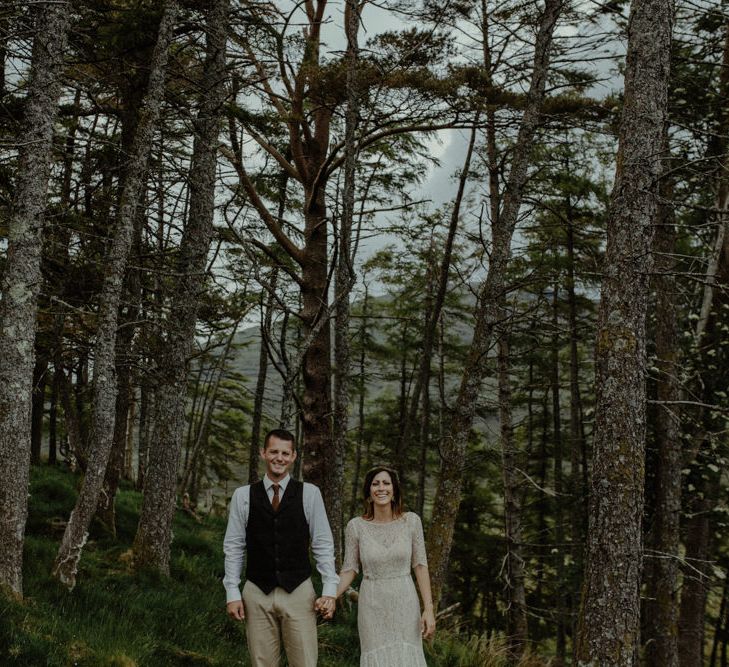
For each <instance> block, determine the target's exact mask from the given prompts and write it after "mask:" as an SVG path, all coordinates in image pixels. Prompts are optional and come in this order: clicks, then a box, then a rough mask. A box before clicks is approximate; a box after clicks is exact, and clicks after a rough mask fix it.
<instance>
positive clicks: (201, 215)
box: [134, 0, 230, 574]
mask: <svg viewBox="0 0 729 667" xmlns="http://www.w3.org/2000/svg"><path fill="white" fill-rule="evenodd" d="M229 7H230V0H216V1H215V2H213V3H212V4H211V5H210V8H209V10H208V12H209V13H208V16H207V21H206V32H207V42H206V59H205V71H204V75H203V76H204V81H205V82H207V83H208V84H209V86H210V88H209V89H208V90H207V91H206V92H205V93H204V94H203V99H202V103H201V107H200V111H199V113H198V117H197V119H196V121H195V141H194V147H193V155H192V162H191V166H190V214H189V218H188V220H187V224H186V226H185V229H184V232H183V236H182V241H181V248H180V255H181V257H180V267H179V272H180V279H179V283H178V285H179V287H178V291H177V292H176V293H175V294H174V296H173V302H172V306H171V311H172V312H171V316H170V318H169V319H168V322H167V326H168V331H167V341H166V346H165V349H164V352H163V354H162V355H161V357H160V358H159V359H158V364H159V369H160V370H159V378H160V379H159V385H158V387H157V392H156V395H157V419H156V420H155V431H154V435H153V437H152V442H151V443H150V444H151V446H150V451H149V468H148V471H147V476H146V480H145V485H144V498H143V502H142V512H141V515H140V517H139V525H138V527H137V534H136V536H135V538H134V562H135V565H136V566H149V567H152V568H154V569H157V570H159V571H160V572H162V573H163V574H169V561H170V543H171V542H172V520H173V518H174V514H175V493H176V490H177V471H178V467H179V463H180V453H181V450H182V440H183V435H184V429H185V401H186V398H187V375H188V362H189V357H190V353H191V351H192V346H193V343H194V338H195V326H196V324H197V311H198V307H199V304H200V303H201V301H202V296H203V294H204V290H205V282H206V281H205V269H206V263H207V255H208V252H209V250H210V240H211V238H212V232H213V217H214V212H215V168H216V158H217V149H218V137H219V134H220V127H221V122H222V118H223V116H222V107H223V104H224V102H225V96H226V90H225V78H226V71H225V48H226V42H227V26H228V11H229Z"/></svg>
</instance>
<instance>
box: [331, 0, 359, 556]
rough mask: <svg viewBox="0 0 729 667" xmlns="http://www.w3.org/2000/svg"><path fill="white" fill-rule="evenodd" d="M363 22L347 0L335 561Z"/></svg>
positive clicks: (337, 288)
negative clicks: (358, 41) (360, 46)
mask: <svg viewBox="0 0 729 667" xmlns="http://www.w3.org/2000/svg"><path fill="white" fill-rule="evenodd" d="M359 24H360V1H359V0H346V3H345V11H344V29H345V33H346V36H347V52H346V55H345V61H346V64H347V77H346V95H347V106H346V110H345V137H344V144H345V145H344V190H343V195H342V214H341V216H340V218H339V230H338V231H339V252H338V254H337V260H338V261H337V267H336V275H335V282H334V292H335V305H334V309H335V323H334V420H333V429H332V436H333V442H332V453H333V455H334V457H333V460H331V461H329V467H331V468H332V469H333V473H334V475H335V478H336V480H337V488H336V490H335V493H334V494H333V496H332V497H331V498H329V503H328V510H329V513H328V517H329V523H330V525H331V528H332V534H333V535H334V551H335V554H336V560H337V563H340V562H341V551H342V535H343V518H344V517H343V511H344V503H343V495H344V459H345V456H346V454H347V434H348V432H349V373H350V367H351V355H350V345H349V316H350V312H349V310H350V304H349V295H350V292H351V291H352V286H353V285H354V281H355V280H356V277H355V273H354V268H353V266H352V264H353V261H354V257H353V256H352V251H351V237H352V221H353V219H354V205H355V202H354V197H355V169H356V166H357V146H356V136H355V134H356V132H357V125H358V123H359V95H360V91H359V86H358V83H357V67H358V63H359V45H358V43H357V35H358V32H359Z"/></svg>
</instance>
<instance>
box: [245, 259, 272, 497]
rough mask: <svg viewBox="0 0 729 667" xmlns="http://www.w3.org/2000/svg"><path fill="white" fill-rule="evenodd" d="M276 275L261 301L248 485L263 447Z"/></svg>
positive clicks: (256, 478) (256, 479) (253, 476)
mask: <svg viewBox="0 0 729 667" xmlns="http://www.w3.org/2000/svg"><path fill="white" fill-rule="evenodd" d="M276 278H277V275H276V272H275V270H274V271H273V272H272V275H271V280H270V285H271V290H272V291H271V292H269V294H268V297H267V299H266V305H265V306H264V305H263V301H261V305H262V309H263V311H264V312H262V313H261V315H262V320H261V346H260V348H259V350H258V377H257V378H256V391H255V394H254V395H253V416H252V422H251V446H250V450H249V455H248V483H249V484H253V483H254V482H257V481H258V450H259V449H260V448H262V447H263V441H262V440H261V422H262V421H263V399H264V397H265V394H266V375H267V374H268V348H267V346H266V345H264V342H263V337H264V335H265V332H266V331H270V330H271V321H272V318H273V298H274V294H273V290H275V289H276V283H277V280H276Z"/></svg>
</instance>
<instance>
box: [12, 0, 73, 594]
mask: <svg viewBox="0 0 729 667" xmlns="http://www.w3.org/2000/svg"><path fill="white" fill-rule="evenodd" d="M32 13H33V14H34V17H35V27H36V32H35V37H34V40H33V54H32V63H31V72H30V83H29V86H28V96H27V98H26V102H25V110H24V124H23V131H22V134H21V136H20V141H19V144H20V155H19V161H18V172H17V173H18V176H17V180H16V183H15V194H14V197H13V202H12V211H11V213H10V220H9V224H8V250H7V260H6V263H5V267H4V270H3V274H2V299H0V350H2V354H0V461H2V465H0V587H6V588H8V589H9V590H10V591H12V592H13V593H14V594H16V595H19V596H20V595H22V591H23V586H22V584H23V582H22V562H23V541H24V535H25V522H26V518H27V515H28V480H29V475H30V446H31V443H30V441H31V437H30V432H31V424H30V418H31V400H32V389H33V367H34V365H35V333H36V326H37V325H36V322H37V317H36V315H37V310H38V291H39V288H40V285H41V270H40V267H41V254H42V228H43V216H44V210H45V204H46V194H47V189H48V178H49V175H50V170H51V161H52V151H53V125H54V122H55V120H56V117H57V113H58V99H59V97H60V94H61V80H60V77H61V70H62V67H63V62H64V51H65V49H66V37H67V31H68V26H69V23H70V15H71V12H70V8H69V4H68V3H66V2H38V3H35V5H34V7H33V9H32ZM3 37H4V36H3ZM3 66H4V58H3Z"/></svg>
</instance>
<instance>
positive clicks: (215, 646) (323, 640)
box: [0, 466, 539, 667]
mask: <svg viewBox="0 0 729 667" xmlns="http://www.w3.org/2000/svg"><path fill="white" fill-rule="evenodd" d="M79 483H80V477H79V476H77V475H73V474H72V473H70V472H67V471H65V470H62V469H60V468H49V467H47V466H41V467H34V468H33V470H32V479H31V496H30V512H29V517H28V524H27V528H26V540H25V559H24V574H23V577H24V592H25V599H24V600H23V601H22V602H17V601H13V600H9V599H8V598H5V597H3V596H1V595H0V664H2V665H27V666H31V667H40V666H42V665H48V666H54V667H56V666H57V667H66V666H70V665H72V666H78V667H92V666H93V667H136V666H139V667H142V666H145V667H146V666H150V667H164V666H166V665H170V666H175V665H180V666H188V667H217V666H220V667H227V666H231V667H232V666H234V665H249V664H250V663H249V661H248V657H247V653H246V649H245V640H244V633H243V626H242V625H239V624H237V623H235V622H233V621H231V620H229V619H228V618H227V616H226V615H225V610H224V591H223V587H222V584H221V579H222V574H223V553H222V541H223V534H224V532H225V519H224V518H220V517H205V518H202V519H200V520H199V521H198V520H196V519H195V518H194V517H192V516H190V515H189V514H186V513H184V512H182V511H180V512H178V513H177V516H176V518H175V524H174V541H173V545H172V560H171V572H170V575H171V576H170V577H169V578H166V577H160V576H158V575H156V574H152V573H149V572H139V573H135V572H134V571H132V569H131V568H130V562H129V561H130V559H129V556H130V548H131V544H132V540H133V538H134V532H135V530H136V526H137V519H138V517H139V510H140V507H141V494H139V493H138V492H136V491H134V490H132V489H131V488H129V487H124V486H123V487H122V489H120V492H119V494H118V496H117V505H116V508H117V536H116V538H115V537H113V536H112V535H111V534H110V533H109V532H108V531H107V530H105V529H104V527H103V526H101V525H100V524H97V525H94V526H93V527H92V532H91V535H90V537H89V541H88V543H87V545H86V547H85V549H84V552H83V557H82V559H81V563H80V568H79V576H78V584H77V585H76V587H75V588H74V589H73V591H70V592H69V591H68V590H67V589H65V588H64V587H63V586H61V585H60V584H59V583H58V582H57V581H56V580H55V579H53V578H52V577H51V576H50V570H51V565H52V563H53V559H54V557H55V555H56V551H57V548H58V544H59V541H60V538H61V535H62V534H63V529H64V522H65V521H66V519H67V517H68V515H69V513H70V512H71V510H72V509H73V506H74V502H75V499H76V494H77V487H78V485H79ZM358 644H359V642H358V638H357V627H356V610H355V609H353V610H349V611H347V610H344V611H342V610H340V611H338V612H337V617H336V619H335V620H334V621H333V622H330V623H323V624H322V625H321V626H320V627H319V646H320V659H319V665H320V666H321V667H347V666H349V665H352V666H356V665H358V664H359V657H358V656H359V646H358ZM426 653H427V656H428V663H429V665H431V666H438V667H450V666H453V667H472V666H473V667H476V666H478V667H487V666H489V667H499V666H500V665H505V664H506V663H505V661H504V655H503V647H501V646H499V644H498V642H496V643H494V642H489V641H485V640H479V639H478V638H476V639H472V640H470V641H466V640H465V639H464V638H463V637H461V636H459V635H457V634H455V633H453V632H448V631H442V630H439V632H438V636H437V638H436V640H435V641H434V642H432V643H430V644H428V645H426ZM532 664H534V665H536V664H539V663H536V662H535V663H532Z"/></svg>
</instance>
